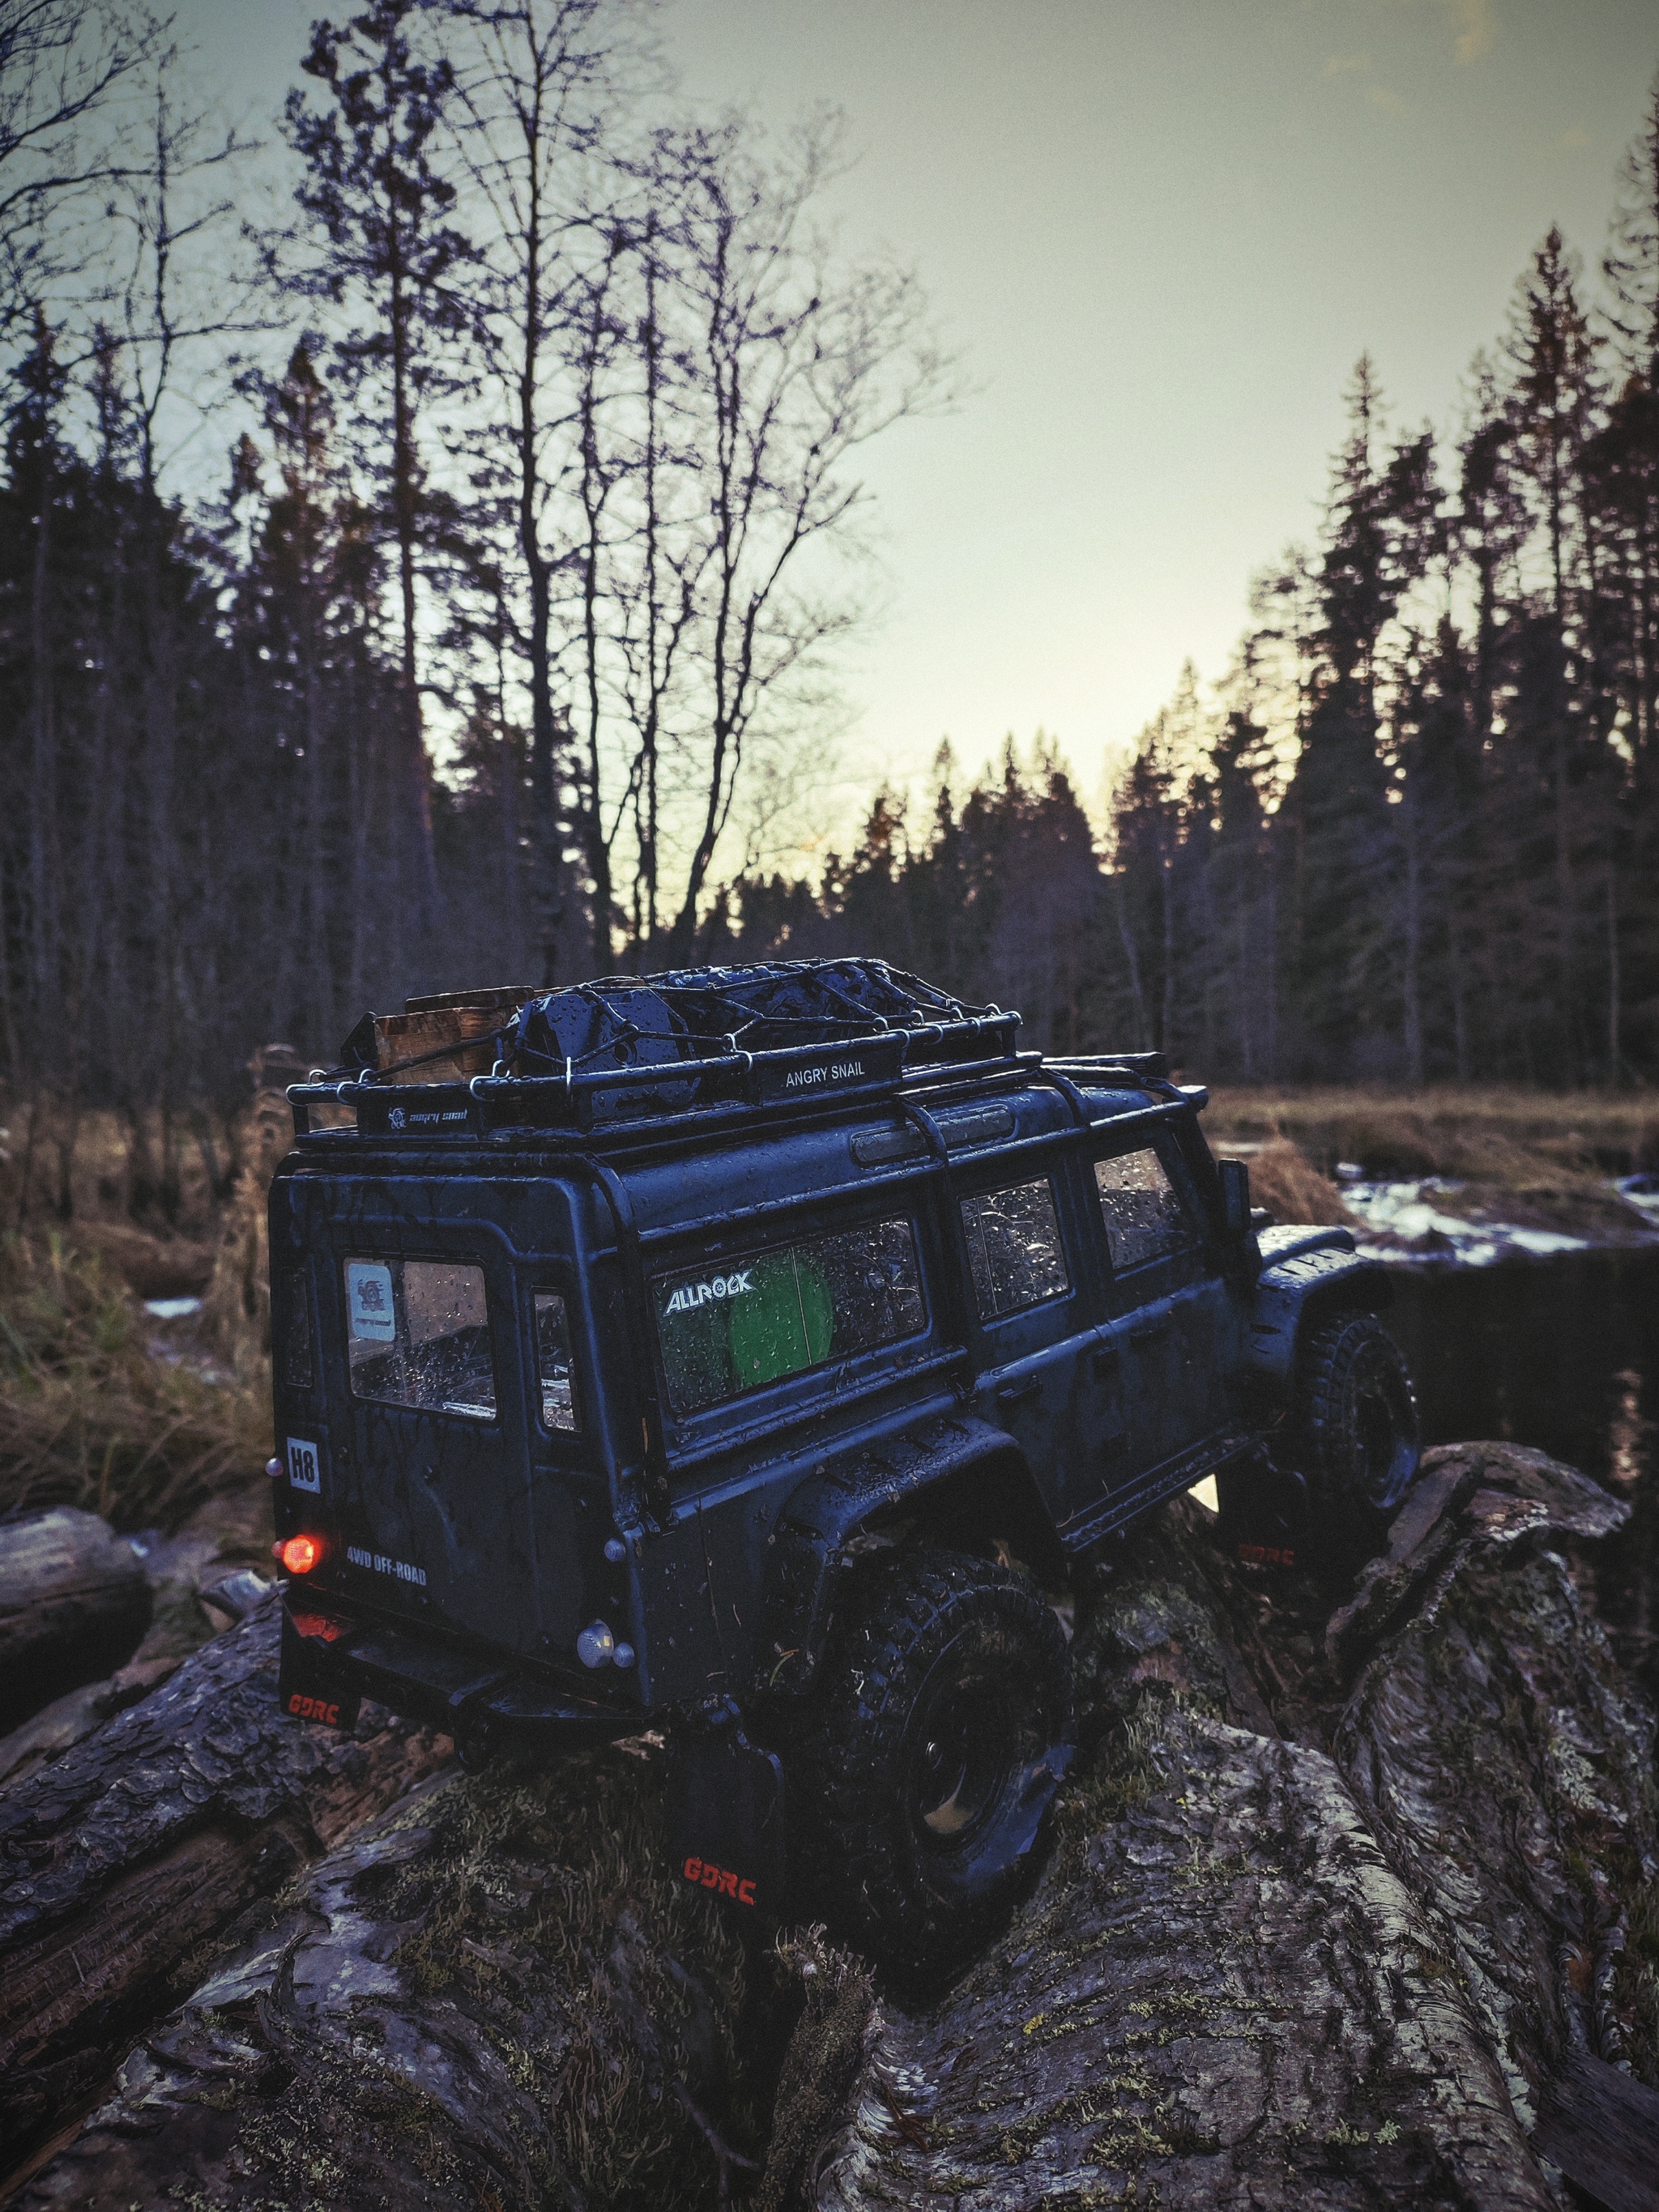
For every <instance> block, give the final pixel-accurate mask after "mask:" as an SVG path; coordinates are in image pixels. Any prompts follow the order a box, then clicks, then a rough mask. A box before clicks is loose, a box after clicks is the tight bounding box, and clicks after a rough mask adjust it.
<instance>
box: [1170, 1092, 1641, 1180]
mask: <svg viewBox="0 0 1659 2212" xmlns="http://www.w3.org/2000/svg"><path fill="white" fill-rule="evenodd" d="M1206 1123H1207V1126H1208V1127H1209V1131H1210V1135H1211V1139H1212V1142H1213V1141H1214V1139H1215V1138H1216V1136H1217V1135H1218V1134H1225V1135H1226V1136H1230V1137H1235V1138H1241V1139H1258V1140H1259V1139H1263V1138H1268V1137H1287V1138H1289V1139H1291V1140H1292V1141H1293V1142H1294V1143H1295V1144H1297V1146H1300V1147H1301V1149H1302V1151H1303V1152H1304V1153H1305V1154H1306V1155H1307V1156H1308V1158H1310V1160H1311V1161H1312V1162H1313V1164H1315V1166H1316V1168H1318V1169H1319V1170H1321V1171H1322V1173H1324V1174H1327V1175H1328V1174H1330V1173H1331V1172H1332V1171H1333V1170H1334V1168H1335V1166H1336V1163H1337V1162H1338V1160H1352V1161H1355V1162H1357V1163H1358V1164H1359V1165H1360V1166H1361V1167H1363V1168H1364V1169H1365V1170H1367V1171H1368V1172H1369V1173H1370V1174H1372V1175H1375V1176H1385V1175H1397V1176H1424V1175H1439V1176H1458V1177H1464V1178H1468V1180H1470V1181H1478V1182H1491V1183H1499V1184H1504V1185H1506V1186H1508V1187H1510V1188H1516V1189H1521V1188H1526V1187H1528V1185H1530V1184H1534V1183H1537V1182H1547V1183H1552V1184H1559V1182H1561V1181H1562V1180H1563V1178H1568V1179H1572V1180H1591V1181H1594V1182H1596V1183H1598V1184H1599V1183H1600V1182H1602V1181H1604V1180H1605V1178H1606V1177H1607V1176H1613V1175H1630V1174H1632V1173H1634V1172H1635V1170H1637V1169H1638V1168H1640V1167H1659V1097H1655V1095H1654V1094H1653V1093H1652V1092H1651V1091H1634V1092H1631V1093H1628V1094H1621V1093H1618V1092H1613V1091H1577V1092H1565V1093H1560V1094H1556V1093H1551V1092H1546V1091H1500V1090H1487V1091H1479V1090H1468V1091H1462V1090H1452V1089H1447V1090H1437V1091H1417V1092H1414V1093H1401V1092H1395V1093H1390V1092H1387V1091H1347V1090H1343V1091H1339V1090H1309V1091H1287V1090H1273V1091H1268V1090H1258V1091H1249V1090H1222V1091H1216V1092H1215V1093H1214V1094H1213V1097H1212V1103H1211V1105H1210V1109H1209V1112H1208V1114H1207V1115H1206Z"/></svg>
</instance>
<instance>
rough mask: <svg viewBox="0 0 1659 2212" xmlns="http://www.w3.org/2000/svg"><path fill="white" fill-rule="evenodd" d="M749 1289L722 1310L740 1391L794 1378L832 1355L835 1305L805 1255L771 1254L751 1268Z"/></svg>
mask: <svg viewBox="0 0 1659 2212" xmlns="http://www.w3.org/2000/svg"><path fill="white" fill-rule="evenodd" d="M750 1277H751V1279H752V1282H753V1285H754V1287H753V1289H752V1290H751V1291H750V1294H749V1296H748V1297H744V1298H738V1299H737V1300H735V1301H734V1302H733V1303H732V1304H730V1305H728V1306H727V1308H726V1313H727V1315H728V1316H729V1325H730V1328H731V1331H732V1367H733V1369H734V1370H735V1371H736V1374H737V1378H738V1386H739V1388H740V1389H748V1387H749V1386H750V1384H751V1383H774V1382H775V1381H776V1380H777V1378H778V1376H780V1375H798V1374H799V1372H800V1370H801V1369H802V1368H803V1367H816V1366H817V1364H818V1362H819V1360H821V1359H827V1358H829V1346H830V1343H831V1340H833V1338H834V1336H835V1333H836V1308H835V1301H834V1300H833V1299H832V1298H831V1297H830V1295H829V1285H828V1283H826V1282H825V1280H824V1279H823V1270H822V1269H821V1268H820V1267H816V1266H815V1265H814V1264H813V1262H812V1261H811V1259H810V1258H809V1257H808V1256H807V1255H806V1254H805V1252H799V1251H795V1252H769V1253H768V1254H767V1255H766V1256H765V1258H764V1259H762V1260H757V1261H756V1263H755V1265H754V1267H752V1268H751V1269H750Z"/></svg>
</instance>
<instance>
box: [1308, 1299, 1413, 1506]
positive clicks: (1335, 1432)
mask: <svg viewBox="0 0 1659 2212" xmlns="http://www.w3.org/2000/svg"><path fill="white" fill-rule="evenodd" d="M1379 1350H1380V1351H1382V1352H1383V1356H1384V1357H1385V1358H1388V1360H1389V1364H1390V1365H1391V1366H1392V1367H1393V1368H1394V1370H1395V1376H1396V1377H1397V1380H1398V1383H1399V1385H1400V1387H1401V1389H1403V1391H1404V1394H1405V1400H1406V1403H1407V1406H1408V1407H1409V1408H1410V1415H1411V1423H1412V1430H1413V1443H1416V1442H1417V1440H1418V1417H1417V1393H1416V1391H1415V1389H1413V1385H1412V1378H1411V1372H1410V1370H1409V1369H1408V1368H1407V1365H1406V1362H1405V1358H1404V1357H1403V1355H1402V1354H1401V1350H1400V1347H1399V1346H1398V1345H1397V1344H1396V1343H1395V1340H1394V1339H1393V1337H1392V1336H1391V1335H1389V1332H1388V1330H1387V1329H1386V1328H1383V1324H1382V1322H1379V1321H1378V1320H1377V1319H1376V1316H1374V1315H1372V1314H1364V1313H1360V1314H1355V1313H1348V1314H1343V1315H1341V1316H1339V1317H1338V1318H1336V1319H1334V1320H1332V1321H1328V1322H1326V1323H1325V1324H1324V1325H1323V1326H1322V1328H1319V1329H1317V1330H1316V1332H1315V1333H1314V1334H1313V1336H1312V1337H1311V1339H1310V1341H1309V1343H1308V1345H1307V1347H1306V1349H1305V1351H1304V1353H1303V1357H1302V1385H1301V1389H1300V1392H1299V1394H1298V1395H1299V1397H1300V1401H1301V1408H1300V1419H1299V1421H1298V1424H1297V1426H1298V1431H1299V1435H1298V1438H1297V1443H1298V1451H1297V1457H1298V1459H1299V1461H1300V1463H1301V1466H1302V1468H1303V1470H1304V1474H1305V1475H1306V1477H1307V1482H1308V1506H1309V1516H1310V1523H1311V1533H1312V1534H1313V1535H1314V1536H1315V1538H1316V1541H1318V1542H1320V1543H1322V1544H1324V1545H1327V1546H1329V1545H1336V1546H1338V1547H1342V1546H1344V1545H1349V1546H1351V1545H1352V1542H1353V1541H1355V1540H1357V1539H1358V1538H1361V1537H1363V1538H1364V1540H1365V1541H1368V1542H1369V1541H1375V1540H1376V1538H1377V1537H1379V1536H1380V1535H1381V1534H1382V1532H1383V1529H1385V1528H1387V1526H1388V1524H1389V1522H1390V1521H1391V1520H1392V1519H1393V1517H1394V1516H1395V1513H1396V1512H1397V1511H1398V1510H1399V1498H1395V1500H1394V1502H1393V1503H1392V1504H1389V1505H1388V1506H1386V1507H1379V1506H1377V1505H1376V1504H1373V1503H1372V1502H1371V1501H1370V1499H1369V1498H1364V1497H1362V1496H1360V1495H1358V1494H1357V1492H1356V1487H1355V1484H1354V1480H1353V1474H1352V1459H1353V1455H1354V1451H1355V1448H1356V1447H1355V1443H1354V1440H1353V1439H1352V1436H1351V1434H1350V1424H1351V1420H1352V1406H1353V1398H1352V1380H1353V1374H1354V1370H1355V1368H1356V1366H1357V1365H1358V1363H1359V1361H1360V1360H1361V1359H1362V1358H1364V1357H1365V1356H1366V1355H1367V1354H1368V1353H1372V1352H1377V1351H1379ZM1415 1473H1416V1467H1415V1462H1413V1470H1412V1475H1411V1476H1408V1477H1407V1484H1409V1482H1410V1480H1412V1479H1413V1477H1414V1476H1415ZM1402 1494H1403V1487H1402Z"/></svg>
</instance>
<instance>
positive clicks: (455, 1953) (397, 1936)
mask: <svg viewBox="0 0 1659 2212" xmlns="http://www.w3.org/2000/svg"><path fill="white" fill-rule="evenodd" d="M662 1765H663V1762H662V1760H661V1759H660V1758H659V1757H653V1756H648V1755H647V1756H643V1757H630V1756H629V1753H627V1752H626V1751H623V1750H617V1749H615V1748H611V1747H606V1748H605V1749H603V1750H600V1751H594V1752H583V1753H574V1754H572V1755H571V1756H570V1757H569V1758H568V1759H563V1760H561V1761H559V1762H557V1763H556V1764H554V1765H549V1766H544V1767H542V1768H541V1769H540V1770H539V1771H536V1770H532V1769H529V1768H526V1769H524V1770H514V1769H512V1768H508V1767H506V1766H501V1767H499V1768H492V1769H491V1770H490V1771H489V1772H488V1773H486V1774H483V1775H479V1776H463V1775H459V1774H456V1773H454V1772H453V1771H452V1772H450V1773H447V1774H445V1775H442V1776H439V1777H435V1778H434V1779H433V1780H432V1781H430V1782H428V1784H425V1785H423V1786H422V1788H420V1789H418V1790H415V1791H413V1792H411V1794H410V1796H409V1797H408V1798H407V1799H406V1800H404V1802H402V1803H400V1804H399V1805H398V1806H397V1807H396V1808H393V1810H392V1813H391V1814H388V1815H387V1816H386V1817H385V1818H384V1819H382V1820H380V1821H378V1822H376V1823H375V1824H374V1825H373V1826H370V1827H369V1828H368V1829H366V1830H364V1831H362V1832H360V1833H359V1834H358V1835H356V1836H355V1837H354V1838H352V1839H351V1840H350V1841H349V1843H347V1844H343V1845H342V1846H341V1847H340V1848H339V1849H337V1850H335V1851H333V1852H332V1853H331V1854H330V1856H329V1857H327V1858H325V1860H323V1861H322V1862H321V1863H319V1865H317V1866H315V1867H313V1869H311V1870H310V1871H309V1872H308V1873H307V1875H306V1876H305V1877H304V1879H303V1881H301V1884H300V1885H299V1886H298V1887H297V1888H296V1889H295V1891H294V1892H292V1893H290V1895H289V1898H288V1899H286V1900H285V1901H284V1903H283V1909H282V1910H281V1911H278V1912H276V1913H270V1912H267V1914H266V1915H265V1916H264V1924H263V1925H262V1926H261V1927H259V1928H258V1929H257V1931H255V1932H253V1933H252V1934H251V1935H250V1936H248V1937H247V1939H246V1941H245V1942H242V1943H240V1945H239V1946H237V1947H236V1948H233V1949H232V1950H231V1951H230V1952H229V1953H228V1954H226V1955H224V1956H223V1957H222V1958H221V1959H220V1960H219V1961H218V1962H217V1964H216V1966H214V1967H213V1969H212V1970H211V1971H210V1973H209V1974H208V1976H207V1978H205V1980H204V1981H202V1982H200V1984H198V1985H197V1988H196V1989H195V1990H194V1992H193V1994H192V1995H191V1997H190V1998H189V2000H188V2002H186V2003H185V2004H184V2005H183V2006H181V2007H180V2008H179V2009H178V2010H177V2011H175V2012H174V2013H173V2015H171V2016H170V2017H169V2018H168V2019H167V2020H166V2021H163V2022H162V2023H161V2025H160V2026H159V2027H156V2028H155V2029H153V2030H152V2031H151V2032H150V2033H149V2034H147V2035H146V2036H145V2037H144V2039H143V2041H142V2042H141V2043H140V2044H139V2045H138V2046H137V2049H136V2050H135V2051H132V2052H131V2055H130V2056H129V2057H128V2058H127V2059H126V2061H125V2063H124V2064H123V2066H122V2067H121V2069H120V2075H119V2080H118V2089H117V2093H116V2094H115V2095H114V2097H113V2098H112V2100H110V2102H109V2103H108V2104H107V2105H106V2106H105V2107H104V2109H103V2110H102V2111H101V2112H98V2113H97V2114H96V2115H94V2118H93V2119H92V2120H91V2121H90V2122H89V2123H88V2125H87V2127H86V2128H85V2130H83V2131H82V2134H81V2136H79V2138H78V2140H77V2141H76V2142H74V2143H73V2144H72V2145H71V2146H70V2147H69V2148H66V2149H65V2150H64V2151H63V2152H62V2153H61V2154H59V2155H58V2157H57V2158H55V2159H54V2160H52V2163H51V2164H50V2165H49V2166H47V2167H46V2169H45V2171H44V2172H40V2174H39V2175H38V2176H37V2177H36V2178H35V2179H34V2180H33V2182H32V2183H31V2184H30V2185H29V2186H28V2187H27V2190H26V2191H25V2192H24V2195H23V2197H22V2200H21V2201H22V2203H24V2204H26V2205H27V2206H31V2207H36V2208H39V2207H44V2206H54V2207H69V2206H74V2207H76V2208H77V2212H79V2209H80V2208H84V2207H98V2206H106V2207H108V2208H110V2212H130V2208H133V2207H139V2206H143V2207H150V2206H154V2207H155V2208H157V2212H161V2208H167V2212H171V2208H172V2207H173V2204H174V2203H175V2202H176V2201H177V2198H178V2197H179V2196H182V2197H184V2198H185V2201H187V2202H199V2203H212V2204H214V2205H216V2206H221V2207H230V2206H238V2205H244V2206H248V2207H250V2208H252V2207H254V2206H262V2207H275V2206H278V2205H284V2204H289V2203H295V2204H300V2203H304V2204H311V2203H317V2202H318V2201H319V2200H320V2201H323V2202H326V2203H333V2204H341V2205H356V2204H369V2203H373V2204H375V2205H377V2206H381V2207H397V2208H416V2207H418V2208H422V2212H425V2208H428V2207H430V2208H434V2212H436V2209H437V2208H449V2207H453V2206H455V2205H457V2204H485V2205H496V2206H501V2207H506V2206H509V2205H511V2206H525V2207H530V2206H537V2207H543V2206H549V2205H560V2204H564V2205H569V2206H571V2207H573V2208H574V2207H582V2206H586V2205H592V2207H593V2208H595V2212H599V2208H600V2207H605V2208H611V2207H617V2208H624V2207H629V2206H639V2207H641V2212H644V2208H647V2207H655V2206H659V2205H662V2204H665V2203H672V2204H674V2205H676V2206H686V2207H694V2206H696V2205H697V2204H699V2203H708V2204H709V2205H711V2206H712V2205H714V2204H715V2203H719V2202H723V2201H724V2187H725V2184H726V2181H727V2179H728V2178H729V2177H730V2176H731V2175H732V2172H734V2170H735V2171H738V2172H740V2171H742V2170H743V2169H744V2168H746V2167H748V2166H751V2165H753V2164H754V2163H756V2161H755V2160H754V2159H753V2157H752V2155H745V2154H744V2147H745V2146H752V2144H753V2142H754V2139H755V2137H756V2136H757V2132H758V2131H759V2129H760V2127H761V2125H762V2123H763V2110H764V2102H765V2099H764V2095H763V2093H762V2094H760V2095H758V2096H757V2093H756V2091H755V2087H754V2082H755V2081H756V2080H757V2079H759V2078H760V2077H761V2076H763V2075H764V2072H765V2062H764V2061H763V2063H762V2065H761V2067H760V2068H759V2069H756V2068H755V2067H752V2066H751V2067H750V2068H748V2069H745V2068H744V2066H743V2064H742V2063H740V2061H739V2058H738V2042H739V2037H740V2033H741V2035H742V2037H743V2039H744V2040H745V2041H748V2042H750V2043H752V2044H754V2045H757V2046H759V2047H760V2048H761V2049H763V2050H765V2049H767V2048H769V2047H770V2048H775V2050H777V2051H780V2052H781V2046H782V2042H783V2040H784V2038H783V2036H782V2035H779V2034H775V2033H773V2034H768V2033H765V2032H764V2031H763V2030H757V2028H756V2027H755V2025H754V2022H753V2020H752V2018H750V2020H749V2021H748V2023H747V2025H745V2015H746V2014H747V2013H749V2012H750V2011H751V2009H752V2008H751V2007H750V1990H749V1977H748V1972H747V1966H748V1962H747V1960H746V1959H745V1954H744V1947H743V1944H742V1942H741V1941H740V1940H739V1938H738V1936H737V1935H736V1934H735V1933H734V1932H733V1930H732V1928H731V1927H730V1926H729V1925H728V1924H727V1923H726V1922H725V1921H724V1920H723V1919H722V1918H721V1917H720V1907H719V1906H718V1905H715V1904H714V1903H713V1902H712V1901H710V1900H708V1899H707V1898H705V1896H704V1895H703V1893H702V1892H701V1891H690V1890H688V1889H687V1888H686V1887H685V1885H684V1883H677V1882H676V1881H674V1880H673V1878H672V1875H671V1871H670V1869H669V1868H668V1866H667V1864H666V1857H665V1852H664V1851H663V1850H662V1848H661V1843H660V1813H661V1807H660V1797H661V1780H662V1777H661V1771H660V1770H661V1767H662ZM761 1983H762V1988H761V1992H760V1993H761V1995H762V1996H764V1993H765V1989H766V1987H767V1985H768V1978H767V1977H765V1976H763V1977H762V1978H761ZM786 2027H787V2023H786ZM728 2132H729V2133H730V2134H731V2135H732V2136H733V2137H734V2138H736V2139H738V2140H737V2148H735V2149H734V2148H733V2145H732V2142H728V2140H727V2136H728ZM290 2188H293V2189H294V2190H295V2191H296V2193H295V2194H294V2195H290V2194H289V2190H290Z"/></svg>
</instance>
